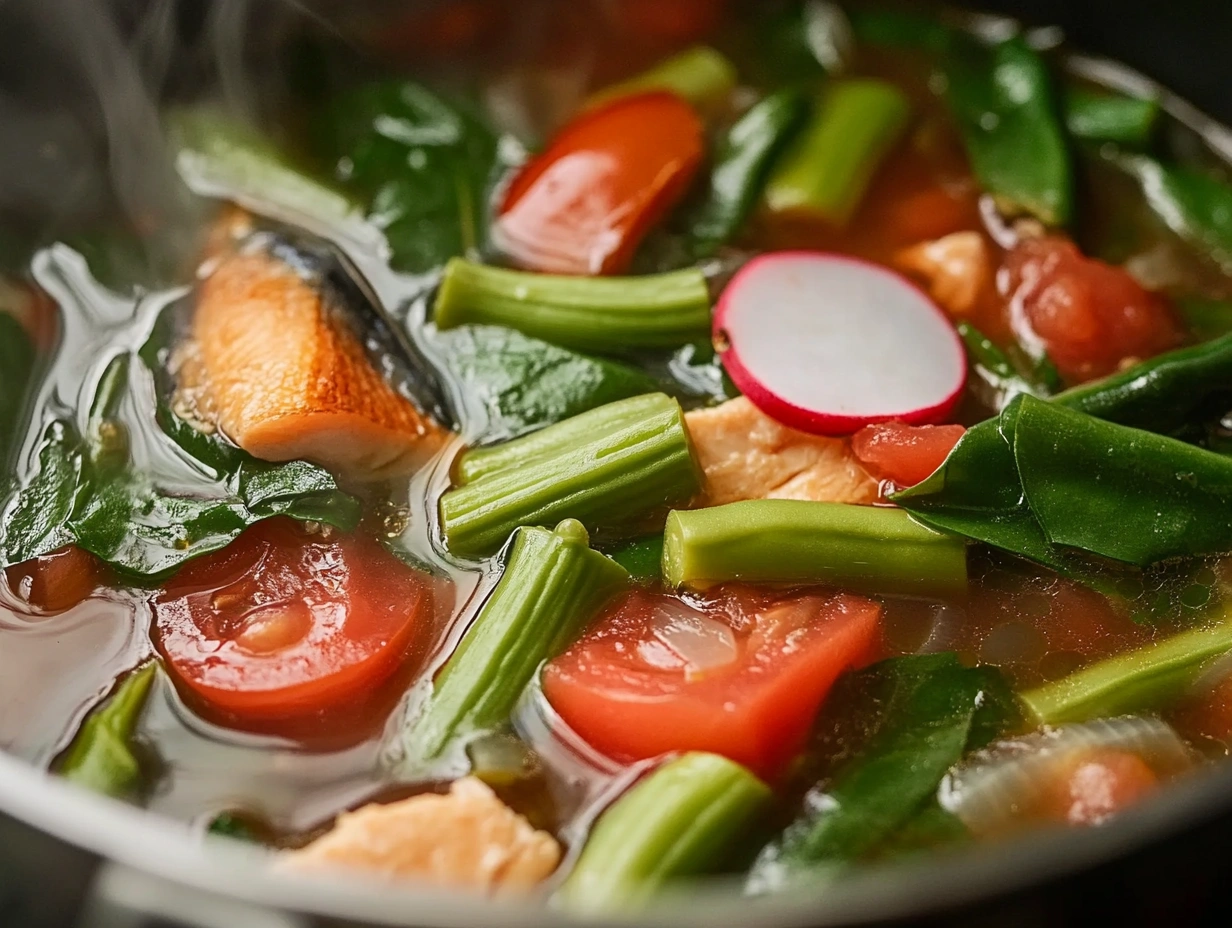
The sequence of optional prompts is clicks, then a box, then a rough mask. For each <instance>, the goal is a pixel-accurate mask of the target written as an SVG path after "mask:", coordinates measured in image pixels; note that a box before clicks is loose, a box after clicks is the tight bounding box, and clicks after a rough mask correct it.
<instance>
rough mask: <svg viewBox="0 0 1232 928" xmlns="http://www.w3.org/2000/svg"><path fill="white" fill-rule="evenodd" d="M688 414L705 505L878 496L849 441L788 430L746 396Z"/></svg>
mask: <svg viewBox="0 0 1232 928" xmlns="http://www.w3.org/2000/svg"><path fill="white" fill-rule="evenodd" d="M684 418H685V424H686V425H687V426H688V429H689V435H690V437H691V438H692V440H693V447H694V450H695V451H696V453H697V459H698V462H699V463H700V464H701V466H702V470H703V471H704V472H705V475H706V490H705V497H704V499H703V500H702V501H701V504H702V505H706V506H721V505H723V504H724V503H734V502H738V501H740V500H746V499H803V500H815V501H820V502H833V503H872V502H876V500H877V482H876V481H875V480H874V479H873V478H872V477H870V476H869V475H868V473H867V472H866V471H865V470H864V468H863V467H861V466H860V462H859V461H858V460H857V459H856V457H855V455H854V454H852V452H851V446H850V443H849V442H847V441H846V440H845V439H841V438H827V437H825V436H822V435H810V434H808V433H806V432H799V431H797V430H795V429H791V428H788V427H787V426H785V425H782V424H781V423H779V422H776V421H775V420H774V419H771V418H770V417H769V416H767V415H766V414H765V413H763V412H762V411H761V410H759V409H758V408H757V407H756V406H754V405H753V404H752V403H751V402H750V401H749V400H748V399H747V398H746V397H743V396H742V397H737V398H736V399H734V400H728V401H727V402H726V403H723V404H722V405H720V406H714V407H711V408H709V409H694V410H692V411H690V412H687V413H685V417H684Z"/></svg>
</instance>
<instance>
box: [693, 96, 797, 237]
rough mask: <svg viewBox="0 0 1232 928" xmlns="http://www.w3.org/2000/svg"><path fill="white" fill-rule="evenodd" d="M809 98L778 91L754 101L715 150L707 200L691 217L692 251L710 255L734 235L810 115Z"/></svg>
mask: <svg viewBox="0 0 1232 928" xmlns="http://www.w3.org/2000/svg"><path fill="white" fill-rule="evenodd" d="M808 110H809V102H808V99H807V97H806V96H805V95H804V94H803V93H802V92H800V91H797V90H781V91H779V92H778V93H775V94H771V95H770V96H768V97H766V98H765V99H764V100H761V101H760V102H758V103H757V104H755V105H754V106H753V107H752V108H751V109H750V110H749V111H748V112H747V113H745V114H744V115H743V116H742V117H740V119H739V120H738V121H737V122H736V124H735V125H733V126H732V127H731V129H729V130H728V132H727V134H726V135H725V136H724V137H723V139H722V141H721V142H720V143H719V148H718V151H717V152H716V153H715V158H714V167H713V168H712V169H711V172H710V182H709V186H708V188H707V190H706V194H705V198H704V199H703V200H702V202H701V203H700V204H699V205H698V206H697V207H695V208H694V210H693V212H692V213H690V215H689V238H690V241H691V242H692V247H693V254H694V256H695V257H697V258H708V257H710V256H712V255H713V254H714V253H715V252H716V251H718V249H719V246H721V245H724V244H726V243H727V242H729V241H730V240H732V239H733V238H735V237H736V236H737V235H738V234H739V232H740V230H741V228H742V227H743V226H744V224H745V221H746V220H747V219H748V218H749V216H750V215H751V214H752V212H753V209H754V208H755V207H756V205H757V201H758V199H759V198H760V197H761V194H762V190H763V189H764V188H765V185H766V182H767V180H768V179H769V175H770V170H771V168H772V167H773V165H774V161H775V159H776V158H778V156H779V155H780V154H781V153H782V152H783V150H784V148H785V147H786V146H787V145H788V143H790V142H791V140H792V139H793V138H794V137H795V135H796V133H797V132H798V131H799V129H800V127H801V126H802V125H803V123H804V121H805V119H806V118H807V116H808Z"/></svg>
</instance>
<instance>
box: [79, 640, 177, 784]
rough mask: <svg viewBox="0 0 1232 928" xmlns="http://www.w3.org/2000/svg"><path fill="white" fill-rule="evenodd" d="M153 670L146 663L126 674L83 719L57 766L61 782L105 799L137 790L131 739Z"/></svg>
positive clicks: (137, 768) (136, 764) (137, 774)
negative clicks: (102, 702)
mask: <svg viewBox="0 0 1232 928" xmlns="http://www.w3.org/2000/svg"><path fill="white" fill-rule="evenodd" d="M157 667H158V665H157V664H154V663H150V664H147V665H146V666H144V667H142V668H141V669H140V670H137V671H135V672H133V673H132V674H130V675H129V676H128V677H126V678H125V680H124V682H123V683H121V684H120V686H119V687H118V688H117V689H116V691H115V694H114V695H113V696H112V697H111V698H110V699H108V700H107V702H106V703H104V704H103V706H102V708H100V709H98V710H97V711H95V712H94V713H93V714H92V715H91V716H90V717H89V718H88V719H86V722H85V724H84V725H82V726H81V731H80V732H79V733H78V735H77V737H76V738H74V739H73V743H72V744H71V745H69V749H68V751H67V752H66V753H65V755H64V758H63V759H62V760H61V761H60V763H59V765H58V766H59V771H60V774H61V775H62V776H63V777H64V778H65V779H68V780H72V781H73V782H74V783H78V784H80V785H81V786H85V787H87V788H88V789H92V790H94V791H95V792H98V793H103V794H104V795H107V796H125V795H128V794H129V793H131V792H132V791H133V790H134V789H135V788H136V787H137V786H138V784H139V782H140V779H141V764H140V762H139V761H138V760H137V757H136V756H135V755H134V754H133V750H132V738H133V732H134V731H136V729H137V722H138V721H139V720H140V718H141V713H142V710H144V709H145V702H146V698H147V697H148V696H149V695H150V687H151V685H152V684H153V683H154V673H155V670H156V669H157Z"/></svg>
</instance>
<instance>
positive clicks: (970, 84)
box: [945, 35, 1074, 226]
mask: <svg viewBox="0 0 1232 928" xmlns="http://www.w3.org/2000/svg"><path fill="white" fill-rule="evenodd" d="M945 62H946V80H947V84H946V88H947V89H946V96H947V99H948V100H949V103H950V107H951V109H952V110H953V111H954V115H955V117H956V118H957V120H958V127H959V130H960V132H961V133H962V137H963V141H964V142H965V144H966V148H967V154H968V156H969V157H970V159H971V166H972V169H973V170H974V172H975V175H976V177H977V178H978V179H979V181H980V183H981V184H982V185H983V187H984V189H985V190H987V191H988V192H989V193H990V194H992V195H993V197H994V198H995V199H996V201H997V204H998V206H999V207H1000V209H1001V210H1002V211H1004V212H1006V213H1008V214H1011V215H1014V214H1019V213H1024V212H1025V213H1030V214H1032V215H1034V216H1035V217H1037V218H1038V219H1040V220H1041V221H1042V222H1044V223H1046V224H1047V225H1050V226H1064V225H1067V224H1068V223H1069V221H1070V218H1071V216H1072V214H1073V186H1074V184H1073V170H1072V166H1071V164H1070V154H1069V148H1068V144H1067V142H1066V138H1065V133H1064V130H1063V129H1062V125H1061V117H1060V114H1059V113H1058V110H1057V106H1056V103H1055V101H1054V91H1053V85H1052V79H1051V77H1050V76H1049V73H1048V67H1047V65H1046V64H1045V63H1044V61H1043V59H1041V58H1040V56H1039V54H1038V53H1037V52H1035V51H1034V50H1033V49H1032V48H1031V47H1030V46H1029V45H1028V44H1027V43H1026V41H1025V40H1024V39H1023V38H1022V37H1020V36H1016V37H1014V38H1011V39H1008V40H1006V41H1005V42H1002V43H1000V44H999V45H996V46H993V47H989V46H987V45H984V44H983V43H981V42H980V41H978V40H977V39H975V38H974V37H971V36H966V35H956V36H955V37H954V39H953V41H951V42H950V46H949V53H948V54H947V55H946V58H945Z"/></svg>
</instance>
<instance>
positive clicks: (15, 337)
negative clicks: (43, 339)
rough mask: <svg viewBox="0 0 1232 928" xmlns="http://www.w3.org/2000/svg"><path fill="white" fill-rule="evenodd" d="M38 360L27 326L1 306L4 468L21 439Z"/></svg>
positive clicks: (0, 456) (0, 457) (0, 460)
mask: <svg viewBox="0 0 1232 928" xmlns="http://www.w3.org/2000/svg"><path fill="white" fill-rule="evenodd" d="M36 360H37V356H36V355H35V352H34V344H33V342H31V341H30V336H29V335H28V334H27V333H26V330H25V328H24V327H23V326H22V324H21V323H20V322H18V321H17V320H16V319H15V318H13V316H11V315H9V314H8V313H7V312H5V311H4V310H3V309H0V468H4V466H5V465H6V463H7V462H8V461H9V457H10V455H11V454H12V453H13V449H14V445H15V444H16V442H17V441H18V438H19V435H20V432H21V426H22V422H23V420H24V413H25V410H26V395H27V393H28V392H29V389H30V381H31V379H32V378H33V377H34V366H35V362H36Z"/></svg>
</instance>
